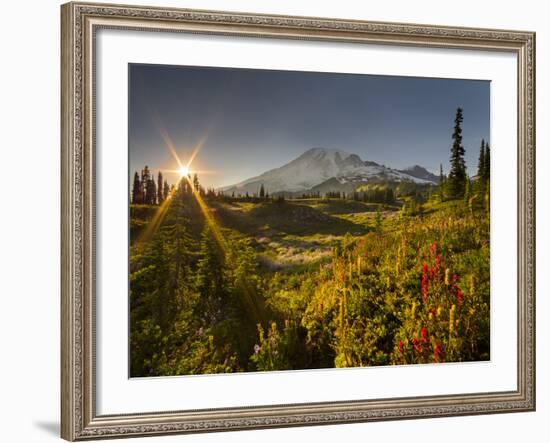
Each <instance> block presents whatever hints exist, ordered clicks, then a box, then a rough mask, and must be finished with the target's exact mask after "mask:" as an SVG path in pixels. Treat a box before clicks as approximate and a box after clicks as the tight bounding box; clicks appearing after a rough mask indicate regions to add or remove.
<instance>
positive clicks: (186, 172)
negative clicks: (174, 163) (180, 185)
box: [179, 166, 191, 177]
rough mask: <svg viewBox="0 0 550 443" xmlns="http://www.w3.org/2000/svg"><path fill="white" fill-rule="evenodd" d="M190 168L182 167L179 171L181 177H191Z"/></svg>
mask: <svg viewBox="0 0 550 443" xmlns="http://www.w3.org/2000/svg"><path fill="white" fill-rule="evenodd" d="M189 172H191V171H189V167H188V166H182V167H181V168H180V170H179V173H180V176H182V177H187V176H188V175H189Z"/></svg>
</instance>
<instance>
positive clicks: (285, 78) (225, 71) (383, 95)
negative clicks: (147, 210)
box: [129, 64, 490, 187]
mask: <svg viewBox="0 0 550 443" xmlns="http://www.w3.org/2000/svg"><path fill="white" fill-rule="evenodd" d="M129 73H130V81H129V99H130V103H129V112H130V113H129V158H130V174H131V176H132V175H133V173H134V171H135V170H138V169H141V168H142V167H143V166H144V165H148V166H149V167H150V168H151V169H153V171H157V170H158V169H162V170H174V169H176V168H177V166H176V162H175V160H174V158H173V156H172V154H171V153H170V151H169V149H168V148H167V147H166V144H165V142H164V140H163V137H162V135H161V133H162V132H163V131H164V132H165V133H167V134H168V135H169V136H170V138H171V140H172V141H173V143H174V146H175V147H176V150H177V153H178V155H179V157H180V158H181V159H182V161H183V162H184V163H185V162H186V161H187V159H188V158H189V156H190V155H191V152H192V151H193V147H194V146H196V145H197V144H198V143H199V142H200V141H201V140H202V141H203V144H202V148H201V150H200V151H199V153H198V155H197V156H196V158H195V160H194V161H193V163H192V165H191V168H192V169H196V170H199V171H204V173H203V174H201V182H202V183H203V185H205V186H214V187H218V186H223V185H229V184H233V183H237V182H240V181H242V180H244V179H247V178H249V177H252V176H255V175H258V174H260V173H262V172H265V171H266V170H269V169H272V168H275V167H279V166H282V165H283V164H285V163H287V162H289V161H290V160H292V159H294V158H296V157H298V156H299V155H300V154H302V153H303V152H304V151H307V150H308V149H310V148H313V147H325V148H333V149H341V150H343V151H347V152H350V153H355V154H358V155H359V156H360V157H361V158H362V159H363V160H371V161H376V162H378V163H381V164H385V165H386V166H389V167H393V168H404V167H407V166H411V165H414V164H419V165H421V166H424V167H426V168H427V169H429V170H431V171H433V172H437V171H438V170H439V164H440V163H443V168H444V170H446V171H447V170H448V163H449V150H450V146H451V143H452V141H451V134H452V129H453V120H454V116H455V112H456V108H457V107H459V106H460V107H462V108H463V109H464V123H463V126H462V128H463V136H464V140H463V144H464V146H465V148H466V164H467V167H468V172H469V174H470V175H474V174H475V172H476V168H477V158H478V154H479V145H480V142H481V139H482V138H485V140H487V141H489V136H490V133H489V132H490V129H489V128H490V110H489V105H490V82H488V81H476V80H460V79H436V78H416V77H392V76H373V75H357V74H339V73H338V74H335V73H317V72H296V71H267V70H252V69H233V68H204V67H186V66H164V65H162V66H161V65H140V64H131V65H130V67H129ZM165 176H166V178H167V179H168V181H169V182H174V181H176V180H177V178H178V177H177V175H175V174H170V173H165Z"/></svg>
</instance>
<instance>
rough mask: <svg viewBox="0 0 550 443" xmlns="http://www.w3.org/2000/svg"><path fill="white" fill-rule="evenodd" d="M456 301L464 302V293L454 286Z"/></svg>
mask: <svg viewBox="0 0 550 443" xmlns="http://www.w3.org/2000/svg"><path fill="white" fill-rule="evenodd" d="M456 301H457V303H458V304H459V305H461V304H462V303H464V293H463V292H462V291H461V290H460V288H459V287H458V286H457V287H456Z"/></svg>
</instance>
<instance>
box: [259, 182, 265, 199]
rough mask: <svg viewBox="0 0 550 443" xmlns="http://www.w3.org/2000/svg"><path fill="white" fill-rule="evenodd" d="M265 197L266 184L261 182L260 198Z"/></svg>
mask: <svg viewBox="0 0 550 443" xmlns="http://www.w3.org/2000/svg"><path fill="white" fill-rule="evenodd" d="M264 197H265V189H264V185H263V183H262V184H261V186H260V198H262V199H263V198H264Z"/></svg>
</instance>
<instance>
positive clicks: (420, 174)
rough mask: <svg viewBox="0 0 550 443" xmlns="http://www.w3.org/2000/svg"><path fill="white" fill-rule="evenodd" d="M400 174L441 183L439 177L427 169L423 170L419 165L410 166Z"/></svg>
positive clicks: (401, 170)
mask: <svg viewBox="0 0 550 443" xmlns="http://www.w3.org/2000/svg"><path fill="white" fill-rule="evenodd" d="M399 172H403V173H404V174H408V175H412V176H413V177H416V178H421V179H423V180H428V181H430V182H432V183H439V177H438V176H437V175H435V174H433V173H431V172H430V171H428V170H427V169H426V168H423V167H422V166H419V165H414V166H409V167H408V168H405V169H400V170H399Z"/></svg>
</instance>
